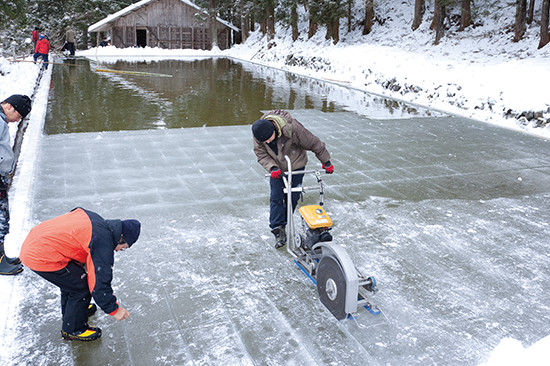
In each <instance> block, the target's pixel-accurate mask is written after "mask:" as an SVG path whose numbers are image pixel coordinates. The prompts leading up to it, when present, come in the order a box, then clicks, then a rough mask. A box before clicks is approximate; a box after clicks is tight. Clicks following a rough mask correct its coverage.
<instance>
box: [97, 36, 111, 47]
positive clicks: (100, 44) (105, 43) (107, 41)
mask: <svg viewBox="0 0 550 366" xmlns="http://www.w3.org/2000/svg"><path fill="white" fill-rule="evenodd" d="M108 45H109V40H108V39H107V37H103V39H102V40H101V42H99V46H100V47H107V46H108Z"/></svg>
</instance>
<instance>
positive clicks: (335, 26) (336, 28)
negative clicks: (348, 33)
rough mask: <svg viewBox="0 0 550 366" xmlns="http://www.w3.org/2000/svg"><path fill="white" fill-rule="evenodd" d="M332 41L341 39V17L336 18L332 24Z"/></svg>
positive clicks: (335, 41) (336, 41)
mask: <svg viewBox="0 0 550 366" xmlns="http://www.w3.org/2000/svg"><path fill="white" fill-rule="evenodd" d="M331 36H332V43H334V44H336V43H338V42H339V41H340V18H336V19H334V22H333V23H332V25H331Z"/></svg>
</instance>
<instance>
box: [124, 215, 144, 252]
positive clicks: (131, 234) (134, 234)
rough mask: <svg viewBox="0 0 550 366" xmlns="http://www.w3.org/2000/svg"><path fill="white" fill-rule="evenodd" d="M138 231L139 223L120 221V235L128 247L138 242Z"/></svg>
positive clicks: (139, 228) (136, 221)
mask: <svg viewBox="0 0 550 366" xmlns="http://www.w3.org/2000/svg"><path fill="white" fill-rule="evenodd" d="M140 231H141V223H140V222H139V221H138V220H122V235H123V236H124V240H125V241H126V243H128V246H129V247H131V246H132V244H134V243H135V242H136V241H137V240H138V238H139V233H140Z"/></svg>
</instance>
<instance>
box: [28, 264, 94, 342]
mask: <svg viewBox="0 0 550 366" xmlns="http://www.w3.org/2000/svg"><path fill="white" fill-rule="evenodd" d="M35 272H36V273H37V274H38V275H40V276H41V277H43V278H44V279H46V280H48V281H49V282H51V283H53V284H54V285H56V286H57V287H59V288H60V289H61V313H62V314H63V327H62V328H61V329H63V330H64V331H65V332H67V333H74V332H82V331H85V330H86V329H87V328H88V305H90V301H91V300H92V295H91V294H90V290H89V288H88V278H87V275H86V270H85V269H84V268H83V267H82V266H81V265H80V264H78V263H76V262H69V264H67V266H66V267H65V268H62V269H60V270H59V271H55V272H40V271H35Z"/></svg>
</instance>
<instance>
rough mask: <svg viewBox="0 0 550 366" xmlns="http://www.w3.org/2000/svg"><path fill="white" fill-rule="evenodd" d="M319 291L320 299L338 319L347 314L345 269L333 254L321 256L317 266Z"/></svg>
mask: <svg viewBox="0 0 550 366" xmlns="http://www.w3.org/2000/svg"><path fill="white" fill-rule="evenodd" d="M317 292H318V293H319V300H321V303H322V304H323V305H325V307H326V308H327V309H328V310H329V311H330V312H331V313H332V315H334V316H335V317H336V319H338V320H342V319H344V318H345V317H346V316H347V315H348V314H346V311H345V307H346V280H345V277H344V271H343V270H342V267H341V266H340V263H339V262H338V260H337V259H336V258H334V257H333V256H331V255H328V256H324V257H323V258H321V262H320V263H319V267H318V268H317Z"/></svg>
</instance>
